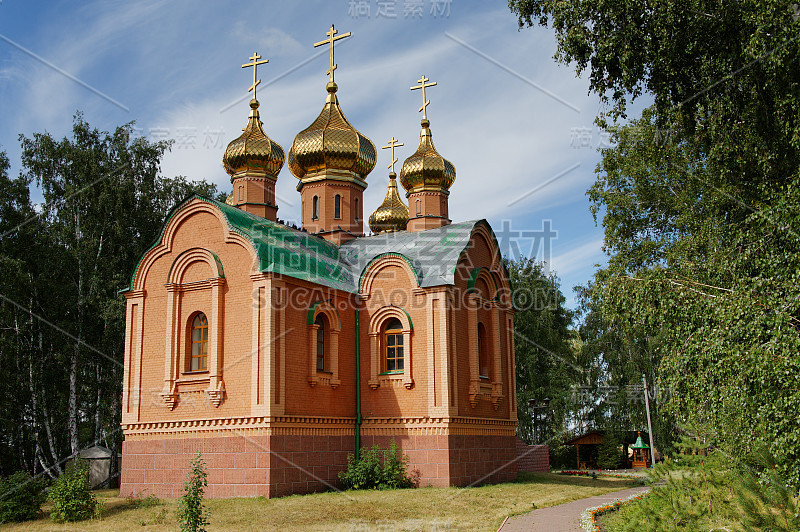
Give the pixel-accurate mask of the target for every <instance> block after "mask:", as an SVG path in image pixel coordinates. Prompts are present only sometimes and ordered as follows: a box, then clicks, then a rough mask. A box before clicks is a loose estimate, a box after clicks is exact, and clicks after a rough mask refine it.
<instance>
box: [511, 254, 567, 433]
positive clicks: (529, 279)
mask: <svg viewBox="0 0 800 532" xmlns="http://www.w3.org/2000/svg"><path fill="white" fill-rule="evenodd" d="M505 264H506V269H507V270H508V275H509V278H510V280H511V286H512V300H513V303H514V308H515V309H517V312H516V313H515V314H514V336H515V338H514V356H515V357H516V374H517V375H516V376H517V411H518V413H519V414H518V425H517V433H518V434H519V435H520V437H522V438H524V439H525V440H527V441H529V442H531V443H537V442H533V441H532V440H533V416H534V410H533V409H532V408H531V406H530V404H529V400H531V399H533V400H534V401H535V402H537V403H540V402H541V401H542V400H543V399H545V398H549V399H550V405H549V407H548V408H542V409H538V410H537V411H536V415H537V416H538V418H537V425H536V432H537V434H536V436H537V440H538V441H539V442H546V441H549V440H550V439H551V438H553V436H555V435H556V434H559V433H560V432H561V431H563V429H564V426H565V419H566V417H567V416H568V414H569V412H570V409H571V404H570V394H569V391H570V389H569V388H570V384H571V383H572V382H574V381H575V380H576V379H577V378H578V377H577V375H578V371H579V368H578V365H577V364H576V361H575V359H574V355H573V351H572V346H571V345H570V331H569V326H570V324H571V323H572V318H573V313H572V312H571V311H570V310H568V309H567V308H565V307H564V301H565V299H564V295H563V294H562V293H561V289H560V286H559V283H558V278H557V277H556V276H555V275H554V274H553V273H551V272H547V271H546V270H545V269H544V266H543V264H542V263H537V262H535V261H534V260H533V259H530V258H526V257H521V258H520V259H519V260H515V261H512V260H506V263H505Z"/></svg>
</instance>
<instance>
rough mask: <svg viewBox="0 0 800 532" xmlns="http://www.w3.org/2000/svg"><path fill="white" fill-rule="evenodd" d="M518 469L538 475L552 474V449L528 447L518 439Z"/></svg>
mask: <svg viewBox="0 0 800 532" xmlns="http://www.w3.org/2000/svg"><path fill="white" fill-rule="evenodd" d="M516 440H517V456H518V457H519V459H518V460H517V469H518V470H519V471H533V472H536V473H549V472H550V447H549V446H547V445H528V444H527V443H525V442H524V441H522V438H519V437H517V438H516Z"/></svg>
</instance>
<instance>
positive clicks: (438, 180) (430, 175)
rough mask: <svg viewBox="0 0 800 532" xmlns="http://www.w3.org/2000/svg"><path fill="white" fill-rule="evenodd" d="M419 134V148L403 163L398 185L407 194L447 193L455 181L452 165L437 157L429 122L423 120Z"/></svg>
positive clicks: (454, 171)
mask: <svg viewBox="0 0 800 532" xmlns="http://www.w3.org/2000/svg"><path fill="white" fill-rule="evenodd" d="M421 124H422V131H421V132H420V134H419V147H418V148H417V151H416V152H414V154H413V155H412V156H411V157H409V158H408V159H406V160H405V161H403V167H402V168H401V169H400V184H401V185H403V188H404V189H406V192H408V193H409V194H411V193H413V192H421V191H424V190H436V191H443V192H447V190H448V189H449V188H450V187H451V186H452V185H453V181H455V180H456V168H455V166H453V163H451V162H450V161H448V160H447V159H445V158H444V157H442V156H441V155H439V152H437V151H436V148H435V147H434V146H433V135H432V134H431V129H430V125H431V123H430V121H428V120H427V119H423V120H422V122H421Z"/></svg>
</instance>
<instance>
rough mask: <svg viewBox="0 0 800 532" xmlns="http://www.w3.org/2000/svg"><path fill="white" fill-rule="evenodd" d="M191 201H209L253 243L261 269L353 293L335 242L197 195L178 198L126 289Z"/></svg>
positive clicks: (233, 228)
mask: <svg viewBox="0 0 800 532" xmlns="http://www.w3.org/2000/svg"><path fill="white" fill-rule="evenodd" d="M193 200H200V201H205V202H207V203H210V204H212V205H214V206H215V207H216V208H218V209H219V210H220V211H221V212H222V214H223V215H224V216H225V220H226V222H227V225H228V229H229V230H230V231H232V232H234V233H238V234H240V235H242V236H243V237H245V238H246V239H247V240H248V241H249V242H250V244H251V245H252V246H253V249H254V250H255V251H256V255H257V256H258V260H259V268H260V270H261V271H262V272H272V273H279V274H282V275H288V276H290V277H294V278H296V279H303V280H306V281H309V282H312V283H316V284H321V285H323V286H328V287H331V288H336V289H339V290H345V291H347V292H355V279H354V277H353V274H352V272H351V270H350V268H349V267H348V265H347V264H344V263H342V261H340V260H339V247H338V246H337V245H336V244H333V243H331V242H328V241H327V240H325V239H323V238H321V237H318V236H314V235H311V234H308V233H305V232H303V231H299V230H297V229H292V228H290V227H287V226H285V225H282V224H279V223H276V222H272V221H270V220H266V219H264V218H261V217H260V216H255V215H252V214H250V213H248V212H245V211H243V210H241V209H238V208H236V207H231V206H230V205H227V204H225V203H222V202H219V201H216V200H212V199H209V198H206V197H203V196H200V195H197V194H194V195H192V196H189V197H188V198H186V199H185V200H183V201H181V202H180V203H178V205H176V206H175V207H174V208H173V209H172V210H171V211H170V212H169V214H168V215H167V219H166V221H165V222H164V226H163V227H162V228H161V233H160V235H159V237H158V239H157V240H156V242H155V243H154V244H153V245H152V246H150V248H149V249H148V250H147V251H146V252H145V253H144V254H143V255H142V257H141V258H140V259H139V262H138V263H137V265H136V268H135V269H134V271H133V274H132V275H131V279H130V283H129V285H128V290H132V289H133V282H134V280H135V279H136V274H137V273H138V271H139V268H140V266H141V264H142V260H143V259H144V257H145V255H147V253H149V252H150V250H152V249H153V248H154V247H155V246H157V245H158V244H159V243H160V242H161V241H162V240H163V238H164V232H165V231H166V228H167V226H168V225H169V223H170V221H171V220H172V218H173V217H174V216H175V214H176V213H177V212H178V211H180V210H181V209H182V208H183V207H184V206H186V205H187V204H188V203H189V202H191V201H193Z"/></svg>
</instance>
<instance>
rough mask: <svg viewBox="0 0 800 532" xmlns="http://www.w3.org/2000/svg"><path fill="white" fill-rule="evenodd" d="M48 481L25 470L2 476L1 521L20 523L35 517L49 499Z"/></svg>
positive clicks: (0, 490)
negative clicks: (47, 491) (46, 490)
mask: <svg viewBox="0 0 800 532" xmlns="http://www.w3.org/2000/svg"><path fill="white" fill-rule="evenodd" d="M46 485H47V482H46V481H45V480H44V479H42V478H37V477H31V476H30V474H28V473H26V472H25V471H20V472H18V473H14V474H13V475H10V476H8V477H5V478H0V523H18V522H20V521H27V520H29V519H33V518H35V517H36V516H37V515H39V512H40V511H41V507H42V503H44V501H45V500H47V494H46V493H45V491H44V488H45V487H46Z"/></svg>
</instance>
